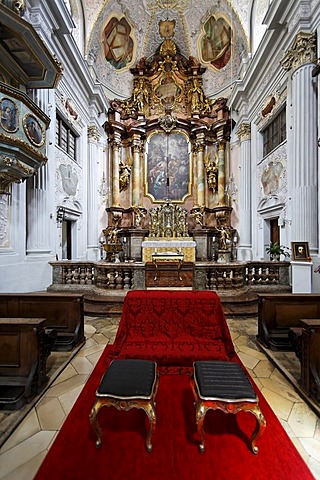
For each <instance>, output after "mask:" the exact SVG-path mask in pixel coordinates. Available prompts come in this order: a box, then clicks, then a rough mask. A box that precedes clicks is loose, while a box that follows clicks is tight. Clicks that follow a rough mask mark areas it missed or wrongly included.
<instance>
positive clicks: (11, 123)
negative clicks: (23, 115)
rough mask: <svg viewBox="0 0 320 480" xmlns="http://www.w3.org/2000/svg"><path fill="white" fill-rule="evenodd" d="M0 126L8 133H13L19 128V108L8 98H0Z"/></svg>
mask: <svg viewBox="0 0 320 480" xmlns="http://www.w3.org/2000/svg"><path fill="white" fill-rule="evenodd" d="M0 110H1V127H2V128H3V129H4V130H5V131H6V132H9V133H15V132H16V131H17V130H18V128H19V109H18V107H17V105H16V103H15V102H14V101H13V100H11V99H10V98H6V97H3V98H1V100H0Z"/></svg>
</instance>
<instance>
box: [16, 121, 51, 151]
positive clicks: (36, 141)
mask: <svg viewBox="0 0 320 480" xmlns="http://www.w3.org/2000/svg"><path fill="white" fill-rule="evenodd" d="M22 124H23V129H24V132H25V134H26V135H27V138H28V140H29V141H30V142H31V143H32V145H35V146H36V147H41V146H42V145H43V144H44V141H45V138H46V136H45V131H44V129H43V127H42V125H41V124H40V122H39V120H38V119H37V118H36V117H35V116H34V115H32V114H31V113H26V114H25V115H24V117H23V121H22Z"/></svg>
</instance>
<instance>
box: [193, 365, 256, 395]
mask: <svg viewBox="0 0 320 480" xmlns="http://www.w3.org/2000/svg"><path fill="white" fill-rule="evenodd" d="M194 374H195V375H194V377H195V384H196V386H197V389H198V394H199V397H200V398H201V399H202V400H225V401H233V402H235V401H238V402H240V401H242V400H246V401H257V396H256V394H255V391H254V389H253V387H252V385H251V383H250V380H249V378H248V377H247V375H246V374H245V372H244V371H243V370H242V368H241V367H240V365H239V364H238V363H234V362H224V361H216V360H211V361H210V360H209V361H198V362H194Z"/></svg>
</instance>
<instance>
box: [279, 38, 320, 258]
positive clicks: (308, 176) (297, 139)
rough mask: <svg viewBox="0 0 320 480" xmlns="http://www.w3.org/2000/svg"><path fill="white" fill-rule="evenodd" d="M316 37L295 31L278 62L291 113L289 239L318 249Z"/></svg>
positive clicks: (311, 249)
mask: <svg viewBox="0 0 320 480" xmlns="http://www.w3.org/2000/svg"><path fill="white" fill-rule="evenodd" d="M315 63H316V36H315V34H310V33H303V32H301V33H299V34H298V35H297V36H296V38H295V40H294V42H293V45H292V48H291V49H290V50H289V51H288V53H287V54H286V55H285V57H284V58H283V59H282V61H281V65H282V66H283V68H284V69H285V70H287V71H288V72H289V74H290V80H291V83H290V84H289V87H291V105H292V107H291V112H290V113H291V116H292V118H291V119H290V130H289V134H288V167H287V168H288V184H289V197H291V209H290V210H291V239H292V241H308V242H309V246H310V253H311V254H316V253H317V251H318V239H317V232H318V199H317V95H316V84H315V81H316V80H315V79H313V78H312V70H313V68H314V65H315Z"/></svg>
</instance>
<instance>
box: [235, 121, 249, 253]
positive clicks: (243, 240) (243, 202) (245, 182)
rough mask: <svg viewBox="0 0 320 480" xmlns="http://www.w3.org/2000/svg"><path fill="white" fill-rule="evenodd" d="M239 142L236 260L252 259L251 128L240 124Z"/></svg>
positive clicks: (246, 124) (247, 124) (238, 131)
mask: <svg viewBox="0 0 320 480" xmlns="http://www.w3.org/2000/svg"><path fill="white" fill-rule="evenodd" d="M236 134H237V136H238V138H239V140H240V187H241V188H240V191H239V216H240V224H239V237H240V238H239V244H238V254H237V255H238V260H241V261H242V260H243V261H246V260H251V259H252V249H251V247H252V232H251V215H252V206H251V191H252V178H251V126H250V124H249V123H245V122H244V123H242V124H241V125H240V127H239V128H238V130H237V132H236Z"/></svg>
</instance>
